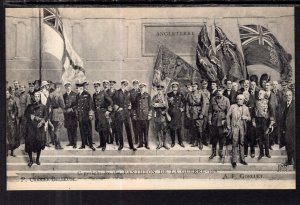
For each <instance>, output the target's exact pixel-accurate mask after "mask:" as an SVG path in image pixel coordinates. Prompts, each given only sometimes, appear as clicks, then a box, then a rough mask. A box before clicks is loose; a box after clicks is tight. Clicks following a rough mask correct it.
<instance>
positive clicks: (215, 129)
mask: <svg viewBox="0 0 300 205" xmlns="http://www.w3.org/2000/svg"><path fill="white" fill-rule="evenodd" d="M210 135H211V144H212V149H214V150H216V148H217V144H218V143H219V151H222V150H223V146H224V143H225V139H226V138H225V136H224V127H223V126H213V125H212V126H211V127H210Z"/></svg>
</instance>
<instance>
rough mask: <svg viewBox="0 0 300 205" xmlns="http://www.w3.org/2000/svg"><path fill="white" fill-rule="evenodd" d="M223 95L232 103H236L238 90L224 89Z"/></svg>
mask: <svg viewBox="0 0 300 205" xmlns="http://www.w3.org/2000/svg"><path fill="white" fill-rule="evenodd" d="M223 95H224V96H225V97H227V98H228V99H229V102H230V105H232V104H234V103H236V96H237V92H236V91H234V90H230V91H228V90H224V92H223Z"/></svg>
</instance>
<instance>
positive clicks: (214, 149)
mask: <svg viewBox="0 0 300 205" xmlns="http://www.w3.org/2000/svg"><path fill="white" fill-rule="evenodd" d="M215 156H216V146H213V148H212V153H211V155H210V157H209V159H213V158H214V157H215Z"/></svg>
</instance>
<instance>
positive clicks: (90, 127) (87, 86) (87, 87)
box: [83, 80, 95, 146]
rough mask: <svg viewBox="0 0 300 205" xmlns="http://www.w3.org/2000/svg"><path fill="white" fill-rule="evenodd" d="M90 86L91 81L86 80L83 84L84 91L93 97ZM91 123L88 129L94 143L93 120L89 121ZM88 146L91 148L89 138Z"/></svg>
mask: <svg viewBox="0 0 300 205" xmlns="http://www.w3.org/2000/svg"><path fill="white" fill-rule="evenodd" d="M89 85H90V82H89V81H87V80H85V81H84V82H83V90H84V91H86V92H87V93H88V94H89V95H90V96H92V95H91V94H90V92H89ZM88 122H89V124H90V125H89V128H88V129H90V131H89V132H90V133H91V136H92V141H93V129H92V120H89V121H88ZM86 140H87V141H86V144H87V145H88V146H90V144H89V141H88V138H86ZM93 144H95V143H94V142H93Z"/></svg>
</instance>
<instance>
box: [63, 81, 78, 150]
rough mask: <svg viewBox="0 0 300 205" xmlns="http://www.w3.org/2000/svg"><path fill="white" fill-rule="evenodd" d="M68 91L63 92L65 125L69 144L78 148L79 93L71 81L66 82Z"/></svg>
mask: <svg viewBox="0 0 300 205" xmlns="http://www.w3.org/2000/svg"><path fill="white" fill-rule="evenodd" d="M64 86H65V89H66V93H65V94H63V98H64V103H65V112H64V119H65V123H64V126H65V128H66V129H67V134H68V140H69V144H68V145H67V146H73V148H74V149H76V148H77V127H78V123H77V118H76V113H75V109H76V96H77V94H76V93H75V92H74V91H72V87H71V83H70V82H66V83H65V84H64Z"/></svg>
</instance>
